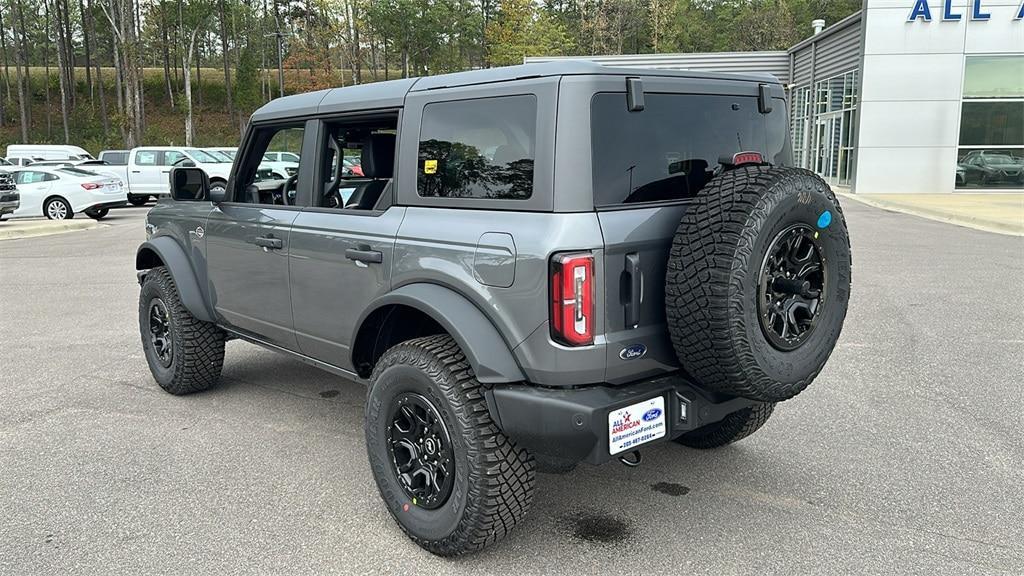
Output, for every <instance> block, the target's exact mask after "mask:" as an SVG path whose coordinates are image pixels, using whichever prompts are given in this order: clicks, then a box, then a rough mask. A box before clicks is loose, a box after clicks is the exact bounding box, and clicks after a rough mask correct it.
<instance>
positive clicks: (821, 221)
mask: <svg viewBox="0 0 1024 576" xmlns="http://www.w3.org/2000/svg"><path fill="white" fill-rule="evenodd" d="M831 223H832V211H831V210H825V211H824V212H822V213H821V216H818V228H821V229H823V230H824V229H825V228H828V225H829V224H831Z"/></svg>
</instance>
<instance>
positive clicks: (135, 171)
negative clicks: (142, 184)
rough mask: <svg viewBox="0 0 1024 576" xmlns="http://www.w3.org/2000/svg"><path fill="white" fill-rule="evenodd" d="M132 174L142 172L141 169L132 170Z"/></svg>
mask: <svg viewBox="0 0 1024 576" xmlns="http://www.w3.org/2000/svg"><path fill="white" fill-rule="evenodd" d="M132 174H142V170H132Z"/></svg>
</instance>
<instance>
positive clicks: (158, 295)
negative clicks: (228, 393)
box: [139, 266, 224, 395]
mask: <svg viewBox="0 0 1024 576" xmlns="http://www.w3.org/2000/svg"><path fill="white" fill-rule="evenodd" d="M139 331H140V333H141V335H142V348H143V350H144V352H145V355H146V362H147V363H148V364H149V370H150V372H152V373H153V379H154V380H156V382H157V384H159V385H160V387H161V388H163V389H164V390H166V391H167V392H170V393H171V394H175V395H181V394H191V393H193V392H200V391H202V390H206V389H208V388H210V387H212V386H213V385H214V384H216V383H217V381H218V380H219V379H220V371H221V368H222V367H223V365H224V331H223V330H221V329H220V328H218V327H217V326H216V325H215V324H211V323H209V322H203V321H202V320H198V319H196V317H195V316H193V315H192V313H191V312H189V311H188V309H187V308H185V306H184V305H183V304H182V303H181V298H180V296H179V295H178V288H177V286H175V284H174V279H173V278H171V274H170V272H168V271H167V268H165V267H163V266H158V267H156V268H153V269H151V270H150V271H149V273H148V274H146V279H145V280H144V281H143V283H142V291H141V293H140V295H139ZM158 333H159V334H158Z"/></svg>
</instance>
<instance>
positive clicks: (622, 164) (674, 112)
mask: <svg viewBox="0 0 1024 576" xmlns="http://www.w3.org/2000/svg"><path fill="white" fill-rule="evenodd" d="M644 99H645V107H644V109H643V110H642V111H639V112H630V111H629V110H628V108H627V106H626V94H625V93H624V92H620V93H601V94H596V95H595V96H594V98H593V100H592V103H591V135H592V141H591V146H592V154H593V186H594V204H595V205H596V206H613V205H618V204H630V203H637V202H663V201H669V200H680V199H684V198H692V197H693V196H694V195H696V194H697V192H698V191H700V189H701V188H703V187H704V186H705V185H707V183H708V182H709V181H710V180H711V178H712V177H713V176H714V175H715V174H716V173H717V171H719V170H720V169H721V161H722V160H723V159H726V161H731V159H732V157H733V155H734V154H736V153H738V152H760V153H761V154H762V155H763V156H764V158H765V159H766V160H767V161H768V162H772V163H774V164H777V165H783V166H784V165H788V164H789V163H790V161H791V160H790V151H789V147H788V146H787V141H788V138H787V135H788V130H787V128H786V123H787V120H786V108H785V103H784V102H783V101H782V100H778V99H776V100H773V106H772V112H771V113H770V114H761V113H760V112H758V109H757V98H755V97H753V96H712V95H699V94H659V93H647V94H646V95H645V98H644Z"/></svg>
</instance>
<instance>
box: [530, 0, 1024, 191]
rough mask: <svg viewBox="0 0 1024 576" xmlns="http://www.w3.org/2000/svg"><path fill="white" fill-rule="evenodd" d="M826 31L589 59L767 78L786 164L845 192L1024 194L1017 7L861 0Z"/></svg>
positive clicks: (1017, 1) (1023, 42) (1020, 11)
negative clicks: (706, 48)
mask: <svg viewBox="0 0 1024 576" xmlns="http://www.w3.org/2000/svg"><path fill="white" fill-rule="evenodd" d="M824 24H825V23H824V22H822V21H820V20H817V21H815V22H814V23H813V24H812V26H811V27H809V28H811V29H812V30H813V35H811V36H810V37H809V38H807V39H805V40H803V41H802V42H799V43H798V44H796V45H795V46H793V47H791V48H790V49H789V50H786V51H773V52H727V53H705V54H657V55H623V56H597V57H590V58H589V59H592V60H595V61H598V62H601V63H602V64H605V65H609V66H630V67H645V68H666V69H690V70H709V71H710V70H714V71H723V72H769V73H771V74H774V75H775V76H776V77H778V78H779V80H781V81H782V83H783V84H784V85H786V87H787V91H788V94H789V102H790V130H791V132H792V137H793V157H794V161H795V162H796V164H797V165H799V166H802V167H805V168H809V169H811V170H814V171H815V172H817V173H818V174H820V175H821V176H822V177H824V178H825V179H826V180H828V181H829V183H830V184H832V185H833V186H837V187H841V188H847V189H849V190H850V191H852V192H856V193H876V194H877V193H937V192H951V193H952V192H971V191H1013V192H1021V191H1024V3H1022V2H1021V0H866V2H865V6H864V9H863V10H861V11H860V12H857V13H855V14H853V15H851V16H849V17H848V18H845V19H843V20H842V21H840V22H836V23H834V24H832V25H831V26H828V27H825V26H824ZM554 59H557V58H547V57H544V58H528V59H527V61H528V62H535V61H547V60H554Z"/></svg>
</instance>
